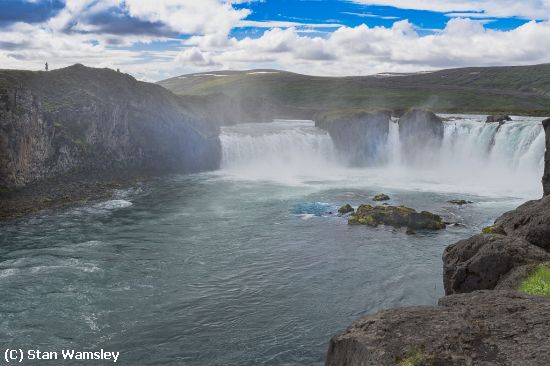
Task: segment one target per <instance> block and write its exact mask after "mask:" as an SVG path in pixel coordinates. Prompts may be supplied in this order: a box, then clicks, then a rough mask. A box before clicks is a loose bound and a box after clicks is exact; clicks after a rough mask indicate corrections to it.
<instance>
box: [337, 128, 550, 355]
mask: <svg viewBox="0 0 550 366" xmlns="http://www.w3.org/2000/svg"><path fill="white" fill-rule="evenodd" d="M548 124H549V122H548V120H547V121H545V129H546V132H547V155H546V157H547V160H546V167H545V173H544V178H543V184H544V185H545V190H544V192H545V196H544V197H543V198H542V199H540V200H538V201H530V202H527V203H525V204H523V205H522V206H520V207H518V208H517V209H516V210H513V211H510V212H508V213H505V214H504V215H502V216H501V217H499V218H498V219H497V220H496V221H495V224H494V225H493V226H491V227H489V228H486V229H485V230H484V232H486V233H487V234H479V235H475V236H473V237H472V238H469V239H466V240H461V241H459V242H457V243H456V244H453V245H451V246H449V247H448V248H447V249H446V250H445V253H444V254H443V263H444V271H443V277H444V278H443V282H444V287H445V293H446V295H447V296H445V297H443V298H441V299H440V300H439V303H438V306H417V307H408V308H402V309H395V310H388V311H382V312H379V313H376V314H373V315H369V316H366V317H364V318H362V319H359V320H357V321H355V322H354V323H353V324H352V325H351V326H350V327H349V328H348V329H346V330H345V331H343V332H342V333H340V334H338V335H336V336H334V337H333V338H332V339H331V341H330V344H329V349H328V353H327V359H326V364H327V365H331V366H332V365H334V366H336V365H338V366H346V365H348V366H351V365H357V366H359V365H401V366H405V365H415V366H418V365H457V366H458V365H487V366H489V365H492V366H493V365H494V366H501V365H510V366H512V365H532V366H536V365H547V364H550V342H548V334H547V333H548V329H550V312H549V311H550V297H541V296H532V295H528V294H525V293H520V292H519V291H520V290H519V289H520V285H522V284H523V283H524V281H525V280H526V279H527V278H528V277H530V276H531V275H532V274H533V273H534V271H535V270H536V269H537V268H541V264H546V265H548V263H549V262H550V228H549V225H550V195H549V193H550V192H549V191H548V183H549V182H548V177H549V174H550V167H549V166H548V152H549V151H550V140H549V139H548V136H549V132H550V131H549V127H548ZM358 211H359V210H358ZM521 287H522V286H521Z"/></svg>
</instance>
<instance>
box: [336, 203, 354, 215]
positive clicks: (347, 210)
mask: <svg viewBox="0 0 550 366" xmlns="http://www.w3.org/2000/svg"><path fill="white" fill-rule="evenodd" d="M350 212H355V210H354V209H353V207H351V205H350V204H347V205H344V206H342V207H340V208H339V209H338V213H339V214H340V215H345V214H348V213H350Z"/></svg>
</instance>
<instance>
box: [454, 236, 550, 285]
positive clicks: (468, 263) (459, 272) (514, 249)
mask: <svg viewBox="0 0 550 366" xmlns="http://www.w3.org/2000/svg"><path fill="white" fill-rule="evenodd" d="M443 260H444V263H443V283H444V286H445V293H446V294H457V293H465V292H472V291H476V290H492V289H494V288H495V287H496V286H497V284H498V283H499V281H500V280H502V279H504V277H505V276H506V275H507V274H508V273H509V272H510V271H511V270H512V269H514V268H516V267H521V266H525V265H527V264H535V263H541V262H544V261H548V260H550V253H548V252H546V251H545V250H543V249H541V248H539V247H537V246H535V245H533V244H531V243H529V242H528V241H526V240H524V239H521V238H515V237H511V236H504V235H494V234H489V235H481V234H480V235H476V236H473V237H471V238H469V239H465V240H461V241H459V242H458V243H456V244H453V245H451V246H449V247H447V248H446V249H445V253H444V254H443Z"/></svg>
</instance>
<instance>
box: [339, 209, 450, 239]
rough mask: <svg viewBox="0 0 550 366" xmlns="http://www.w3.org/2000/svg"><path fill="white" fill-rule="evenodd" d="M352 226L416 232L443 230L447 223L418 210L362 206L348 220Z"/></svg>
mask: <svg viewBox="0 0 550 366" xmlns="http://www.w3.org/2000/svg"><path fill="white" fill-rule="evenodd" d="M348 224H350V225H368V226H373V227H376V226H378V225H389V226H393V227H396V228H400V227H407V228H408V229H410V230H411V232H412V231H414V230H422V229H427V230H441V229H444V228H445V222H444V221H443V219H441V217H440V216H438V215H434V214H432V213H430V212H427V211H422V212H416V210H414V209H412V208H409V207H404V206H399V207H397V206H374V207H373V206H371V205H361V206H359V207H358V208H357V211H356V212H355V214H353V215H352V216H351V217H350V219H349V220H348Z"/></svg>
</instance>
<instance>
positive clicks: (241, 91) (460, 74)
mask: <svg viewBox="0 0 550 366" xmlns="http://www.w3.org/2000/svg"><path fill="white" fill-rule="evenodd" d="M158 84H160V85H162V86H164V87H165V88H167V89H169V90H171V91H172V92H174V93H176V94H179V95H182V96H185V95H210V94H214V93H223V94H226V95H228V96H231V97H233V98H235V99H236V100H238V101H239V103H240V105H242V106H243V108H244V110H245V111H246V112H247V113H249V114H254V113H255V112H257V110H258V109H264V110H268V111H271V113H269V114H270V116H269V117H294V118H306V117H307V118H311V117H312V116H313V115H315V114H316V113H318V112H320V111H326V110H334V109H355V108H387V109H392V110H404V109H408V108H411V107H424V108H430V109H432V110H434V111H436V112H440V113H444V112H447V113H466V112H468V113H487V114H489V113H499V112H500V113H508V114H520V115H543V116H544V115H550V64H544V65H536V66H517V67H516V66H514V67H485V68H462V69H450V70H441V71H435V72H429V73H418V74H384V75H382V74H381V75H373V76H361V77H318V76H307V75H299V74H294V73H289V72H283V71H277V70H251V71H218V72H210V73H202V74H190V75H183V76H178V77H175V78H171V79H167V80H163V81H160V82H159V83H158ZM264 113H265V112H264ZM271 114H272V115H271Z"/></svg>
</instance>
